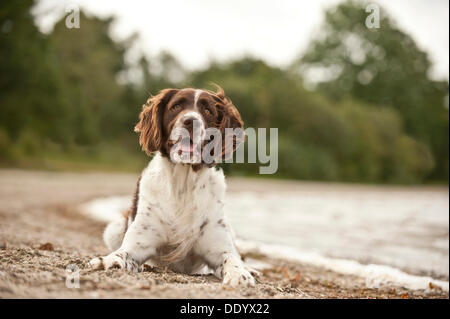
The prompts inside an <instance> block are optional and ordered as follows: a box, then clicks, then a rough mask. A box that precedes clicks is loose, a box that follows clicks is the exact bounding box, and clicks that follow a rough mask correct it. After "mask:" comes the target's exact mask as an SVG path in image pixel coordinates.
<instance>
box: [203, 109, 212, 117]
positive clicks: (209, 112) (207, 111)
mask: <svg viewBox="0 0 450 319" xmlns="http://www.w3.org/2000/svg"><path fill="white" fill-rule="evenodd" d="M203 112H205V115H207V116H210V115H212V113H211V111H210V110H209V109H208V108H205V110H204V111H203Z"/></svg>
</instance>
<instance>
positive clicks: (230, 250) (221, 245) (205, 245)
mask: <svg viewBox="0 0 450 319" xmlns="http://www.w3.org/2000/svg"><path fill="white" fill-rule="evenodd" d="M194 249H195V252H196V253H197V254H199V255H201V256H203V258H204V260H205V261H206V263H207V264H208V265H209V266H210V267H212V268H213V269H214V271H215V275H216V276H217V277H218V278H221V279H223V284H225V285H231V286H237V285H244V286H254V285H255V279H254V278H253V276H252V275H251V274H250V271H249V269H248V268H247V267H246V266H245V265H244V263H243V261H242V259H241V257H240V256H239V253H238V251H237V249H236V247H235V245H234V242H233V236H232V233H231V229H230V228H229V226H228V225H227V224H226V222H225V221H224V220H223V219H218V220H217V221H214V222H210V221H207V222H205V224H204V226H203V229H202V230H201V231H200V237H199V239H198V241H197V243H196V245H195V246H194Z"/></svg>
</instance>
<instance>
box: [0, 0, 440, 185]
mask: <svg viewBox="0 0 450 319" xmlns="http://www.w3.org/2000/svg"><path fill="white" fill-rule="evenodd" d="M33 4H34V2H33V1H32V0H23V1H18V2H15V3H14V4H13V3H10V2H2V3H1V4H0V44H1V45H0V57H1V59H0V101H1V113H0V114H1V116H0V163H1V164H2V165H9V166H11V165H13V166H33V167H35V166H37V167H47V168H59V167H65V166H64V165H65V164H61V163H70V162H71V161H72V162H74V161H75V162H76V161H79V162H83V163H84V162H85V163H87V164H86V167H96V168H120V167H121V165H122V164H123V165H124V167H125V166H126V167H128V168H131V169H133V170H136V171H137V170H140V169H141V168H142V165H144V162H145V160H146V158H145V156H144V155H143V154H142V152H141V151H140V149H139V145H138V142H137V138H136V135H135V133H134V132H133V127H134V124H135V123H136V121H137V117H138V113H139V111H140V109H141V107H142V104H143V103H144V102H145V101H146V99H147V98H148V96H149V94H156V93H157V92H158V91H159V90H161V89H163V88H167V87H202V88H209V89H213V86H212V85H211V83H217V84H219V85H220V86H221V87H223V88H224V90H225V92H226V93H227V95H229V96H230V97H231V99H232V100H233V102H234V104H235V105H236V106H237V107H238V108H239V110H240V112H241V115H242V118H243V119H244V122H245V125H246V126H247V127H250V126H251V127H255V128H256V127H266V128H269V127H277V128H278V129H279V167H278V173H277V174H276V177H282V178H295V179H308V180H327V181H351V182H371V183H422V182H430V181H441V182H448V176H449V173H448V160H449V156H448V149H449V143H448V81H435V80H432V79H430V77H429V72H430V68H431V62H430V60H429V58H428V56H427V54H426V53H425V52H423V51H422V50H420V49H419V48H418V47H417V45H416V43H415V42H414V40H413V39H412V38H411V37H410V36H409V35H407V34H406V33H404V32H403V31H401V30H400V29H398V28H397V27H396V26H395V23H394V21H392V19H391V18H390V17H389V16H388V15H387V14H383V15H382V20H381V21H380V25H381V29H368V28H366V27H365V26H364V21H365V18H366V15H367V13H366V12H365V10H364V8H365V4H364V3H363V2H357V1H346V2H343V3H341V4H339V5H337V6H336V7H334V8H331V9H329V10H327V11H326V12H325V20H324V24H323V27H322V28H321V34H320V36H319V35H318V36H317V37H316V40H313V41H312V42H311V43H310V45H309V47H308V49H307V50H306V52H305V53H304V54H302V55H300V56H299V57H298V58H297V59H295V61H293V62H292V63H291V64H290V65H289V66H288V67H286V68H278V67H274V66H271V65H269V64H267V63H266V62H265V61H263V60H260V59H257V58H254V57H251V56H247V57H243V58H240V59H236V60H234V61H229V62H217V61H216V62H214V61H213V62H211V63H210V65H209V66H208V67H207V68H205V69H202V70H196V71H187V70H185V69H184V68H183V65H182V64H181V63H180V62H179V61H177V60H176V59H175V58H174V57H173V56H172V55H171V54H170V53H169V52H162V53H160V54H159V55H158V56H157V57H154V58H151V59H150V58H147V57H146V56H145V55H142V56H141V58H140V59H139V60H137V61H136V62H133V63H130V62H128V61H127V59H126V58H125V57H126V53H127V50H128V49H129V48H130V47H131V46H132V45H133V43H135V41H137V36H133V37H130V38H129V39H126V40H123V41H117V40H114V39H113V38H112V37H111V35H110V32H109V29H110V27H111V24H112V23H113V21H114V20H113V19H112V18H109V19H101V18H98V17H95V16H87V15H85V14H83V13H82V14H81V17H80V25H81V27H80V28H79V29H70V30H69V29H67V28H66V26H65V21H64V18H62V19H61V20H60V21H58V22H57V23H56V25H55V27H54V29H53V31H52V32H50V33H49V34H42V33H41V32H40V31H39V29H38V28H37V27H36V25H35V23H34V19H33V16H32V15H31V13H30V9H31V8H32V6H33ZM314 72H316V74H322V75H325V76H323V78H322V79H320V81H316V82H315V83H310V81H309V75H310V74H312V73H314ZM68 165H69V164H68ZM222 166H223V168H224V169H225V170H226V171H227V172H228V173H229V174H239V175H250V176H251V175H256V174H257V172H258V165H255V164H233V165H228V164H223V165H222ZM68 167H69V168H70V167H71V166H70V165H69V166H68Z"/></svg>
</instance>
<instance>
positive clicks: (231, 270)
mask: <svg viewBox="0 0 450 319" xmlns="http://www.w3.org/2000/svg"><path fill="white" fill-rule="evenodd" d="M222 274H223V284H224V285H230V286H233V287H235V286H254V285H255V279H254V278H253V276H252V274H251V273H250V271H249V270H248V269H247V268H246V267H245V265H244V264H243V263H242V261H241V260H240V259H238V258H236V257H234V256H233V257H229V258H227V259H225V261H224V264H223V273H222Z"/></svg>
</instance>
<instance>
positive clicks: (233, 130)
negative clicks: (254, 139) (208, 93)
mask: <svg viewBox="0 0 450 319" xmlns="http://www.w3.org/2000/svg"><path fill="white" fill-rule="evenodd" d="M214 98H215V100H216V102H217V103H216V109H217V112H218V118H217V127H218V128H219V130H220V132H221V133H222V159H228V158H230V157H231V156H233V152H234V151H235V150H236V149H237V148H238V147H239V145H240V144H241V143H242V142H244V140H245V134H244V122H243V121H242V119H241V115H240V114H239V112H238V110H237V109H236V107H235V106H234V105H233V103H232V102H231V100H230V99H229V98H228V97H227V96H226V95H225V92H224V91H223V89H222V88H221V87H217V92H216V93H215V95H214ZM227 142H228V143H227Z"/></svg>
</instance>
